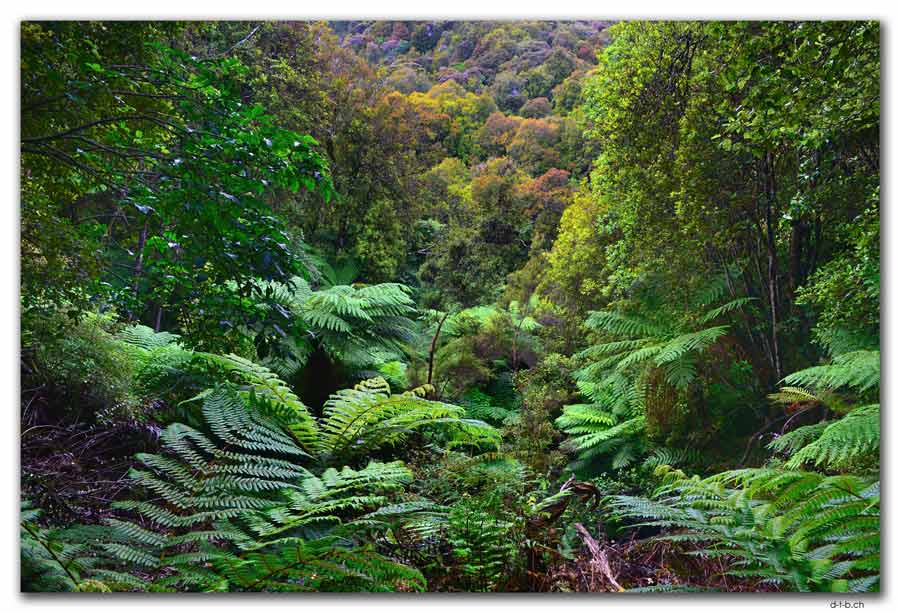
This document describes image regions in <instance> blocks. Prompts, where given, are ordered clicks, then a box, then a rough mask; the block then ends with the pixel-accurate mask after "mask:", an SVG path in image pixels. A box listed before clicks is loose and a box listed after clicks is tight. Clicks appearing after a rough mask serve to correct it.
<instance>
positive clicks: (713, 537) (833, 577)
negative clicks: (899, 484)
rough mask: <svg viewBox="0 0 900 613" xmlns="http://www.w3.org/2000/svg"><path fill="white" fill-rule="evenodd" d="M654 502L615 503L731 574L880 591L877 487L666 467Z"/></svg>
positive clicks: (803, 586) (799, 586)
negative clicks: (723, 561) (693, 473)
mask: <svg viewBox="0 0 900 613" xmlns="http://www.w3.org/2000/svg"><path fill="white" fill-rule="evenodd" d="M658 471H660V474H661V475H662V476H664V478H665V480H666V484H665V485H664V486H662V487H661V488H660V489H659V490H658V492H657V494H656V495H655V497H654V498H640V497H629V496H615V497H613V498H612V501H611V503H612V506H613V508H614V509H615V510H616V512H617V513H618V514H619V515H621V516H624V517H631V518H640V519H642V520H644V521H642V523H641V524H640V525H649V526H656V527H661V528H664V529H665V530H666V531H667V532H666V533H665V534H664V535H663V536H660V537H656V538H657V539H659V540H669V541H679V542H684V543H691V544H694V545H695V546H696V547H698V553H702V554H704V555H708V556H715V557H719V556H727V557H728V558H730V559H731V560H732V564H731V565H730V570H729V571H728V572H729V574H732V575H737V576H751V577H757V578H760V579H762V580H766V581H771V582H774V583H776V584H780V585H784V586H785V587H789V588H793V589H796V590H798V591H811V590H825V591H867V590H872V589H877V586H878V580H879V578H878V568H879V547H880V538H879V531H880V520H879V506H880V493H879V487H878V482H877V481H872V480H871V479H864V478H859V477H851V476H835V477H829V476H826V475H822V474H819V473H810V472H799V471H784V470H781V469H745V470H738V471H730V472H726V473H720V474H718V475H714V476H713V477H709V478H707V479H702V480H701V479H699V478H697V477H694V478H692V479H689V478H687V477H686V476H685V475H684V473H682V472H680V471H672V470H671V469H669V468H668V467H661V468H660V469H658Z"/></svg>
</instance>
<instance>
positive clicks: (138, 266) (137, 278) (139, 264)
mask: <svg viewBox="0 0 900 613" xmlns="http://www.w3.org/2000/svg"><path fill="white" fill-rule="evenodd" d="M147 224H148V222H147V221H145V222H144V227H143V228H142V229H141V233H140V235H139V236H138V244H137V257H136V258H135V260H134V297H135V299H137V297H138V294H139V293H140V283H141V275H142V274H143V272H144V245H145V244H146V243H147ZM131 318H132V319H133V318H134V314H133V313H132V314H131Z"/></svg>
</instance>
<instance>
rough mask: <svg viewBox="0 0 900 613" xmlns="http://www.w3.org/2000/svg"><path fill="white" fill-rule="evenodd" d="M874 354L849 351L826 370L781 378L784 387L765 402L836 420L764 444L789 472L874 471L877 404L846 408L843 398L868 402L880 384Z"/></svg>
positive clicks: (878, 441)
mask: <svg viewBox="0 0 900 613" xmlns="http://www.w3.org/2000/svg"><path fill="white" fill-rule="evenodd" d="M880 361H881V359H880V352H879V351H854V352H851V353H848V354H844V355H841V356H837V357H835V358H834V360H833V361H832V363H831V364H825V365H822V366H814V367H812V368H807V369H805V370H801V371H799V372H796V373H793V374H791V375H788V376H787V377H785V379H784V381H785V382H786V383H790V385H789V386H786V387H783V388H781V390H780V391H779V392H778V393H776V394H772V395H771V396H770V397H771V398H772V399H773V400H775V401H776V402H779V403H783V404H791V405H793V404H794V403H808V404H810V405H812V406H815V405H820V404H821V405H824V406H826V407H828V408H829V409H831V410H833V411H834V412H836V413H843V415H842V416H841V417H840V418H839V419H837V420H830V421H825V422H821V423H819V424H816V425H813V426H802V427H800V428H797V429H795V430H794V431H792V432H788V433H787V434H785V435H783V436H780V437H778V438H776V439H775V440H773V441H772V442H771V443H770V444H769V448H770V449H772V450H773V451H776V452H779V453H784V454H787V455H789V456H790V457H789V459H788V461H787V466H788V467H789V468H792V469H797V468H801V467H802V466H804V465H811V466H816V467H821V468H826V469H830V470H842V469H844V470H846V469H851V468H858V469H863V470H877V468H878V450H879V448H880V444H881V410H880V405H878V404H874V403H873V404H864V405H862V406H851V407H850V408H847V404H852V402H851V403H848V402H847V401H845V400H844V399H843V396H844V395H846V394H847V392H848V391H850V392H853V393H854V397H853V398H854V399H855V398H856V397H862V398H871V397H872V396H873V392H875V391H877V390H878V388H879V386H880V382H881V369H880Z"/></svg>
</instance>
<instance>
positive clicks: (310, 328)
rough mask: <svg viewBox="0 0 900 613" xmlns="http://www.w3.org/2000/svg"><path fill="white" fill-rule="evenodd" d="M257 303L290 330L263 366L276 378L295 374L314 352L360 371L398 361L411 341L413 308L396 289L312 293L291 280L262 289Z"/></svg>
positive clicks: (384, 285) (402, 287) (351, 288)
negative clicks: (285, 322) (272, 311)
mask: <svg viewBox="0 0 900 613" xmlns="http://www.w3.org/2000/svg"><path fill="white" fill-rule="evenodd" d="M259 298H260V299H265V300H266V302H263V303H261V304H260V306H261V307H262V308H264V309H276V310H278V311H279V312H280V313H281V315H282V316H284V317H286V318H288V319H290V320H291V322H292V324H293V325H294V327H295V329H296V332H294V333H293V334H291V335H287V336H286V337H285V338H284V339H283V340H282V341H281V342H280V344H279V346H278V350H277V351H275V352H271V353H270V355H268V356H267V357H266V360H265V363H266V365H267V366H269V367H271V368H272V369H273V370H275V371H276V372H278V374H279V375H281V376H282V377H290V376H292V375H293V374H295V373H296V372H297V371H298V370H299V369H300V368H302V367H303V366H304V365H305V364H306V361H307V360H308V358H309V356H310V355H311V354H312V352H313V351H314V350H315V349H316V348H322V349H323V350H324V351H326V352H327V353H328V354H329V355H330V356H331V357H333V358H334V359H336V360H339V361H341V362H343V363H344V364H346V365H348V366H350V367H351V368H357V369H361V368H366V367H371V366H374V365H377V364H379V363H382V362H385V361H390V360H391V359H397V358H398V357H402V356H403V355H404V354H405V352H406V346H407V345H408V344H409V343H411V342H413V341H414V340H415V336H414V334H413V333H412V332H411V331H412V330H413V329H414V327H415V326H414V323H413V321H412V319H411V317H412V315H413V314H414V313H415V304H414V302H413V300H412V298H411V297H410V289H409V288H408V287H406V286H405V285H401V284H399V283H381V284H377V285H361V286H356V285H354V286H350V285H331V286H329V287H327V288H324V289H318V290H313V289H312V288H311V287H310V285H309V283H308V282H307V281H305V280H304V279H301V278H299V277H295V278H294V279H292V280H291V283H290V284H279V283H273V282H270V283H267V284H264V285H263V286H262V287H261V289H260V290H259ZM272 305H274V306H272Z"/></svg>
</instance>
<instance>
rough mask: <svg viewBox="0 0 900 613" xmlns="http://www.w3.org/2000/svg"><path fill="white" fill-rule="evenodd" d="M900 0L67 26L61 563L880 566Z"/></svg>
mask: <svg viewBox="0 0 900 613" xmlns="http://www.w3.org/2000/svg"><path fill="white" fill-rule="evenodd" d="M879 36H880V32H879V26H878V24H877V23H873V22H852V21H841V22H837V21H836V22H728V23H724V22H689V21H682V22H623V23H615V24H613V23H610V22H599V21H593V22H588V21H567V22H531V21H516V22H488V21H478V22H475V21H471V22H465V21H406V22H363V21H360V22H355V21H354V22H350V21H345V22H334V23H312V22H264V23H257V22H252V23H251V22H236V21H235V22H222V23H211V22H210V23H195V22H167V23H147V22H90V23H80V22H26V23H23V24H22V31H21V45H22V48H21V51H22V53H21V92H22V93H21V143H20V146H21V222H22V225H21V258H22V263H21V271H22V274H21V333H22V334H21V338H22V347H21V382H22V389H21V413H20V415H21V444H22V477H21V487H22V512H21V522H20V525H21V571H22V572H21V578H22V579H21V581H22V583H21V588H22V590H24V591H102V592H106V591H226V592H227V591H408V592H413V591H425V590H431V591H632V590H634V591H655V590H661V591H683V590H690V591H697V590H700V591H705V590H714V591H877V590H878V589H880V549H881V548H880V472H881V471H880V469H881V467H880V449H881V441H880V422H881V410H880V402H879V396H880V379H881V378H880V359H881V351H880V307H879V302H880V252H879V244H880V197H881V194H880V170H879V169H880V141H879V131H880V113H881V108H880V70H881V66H880V40H879Z"/></svg>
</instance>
